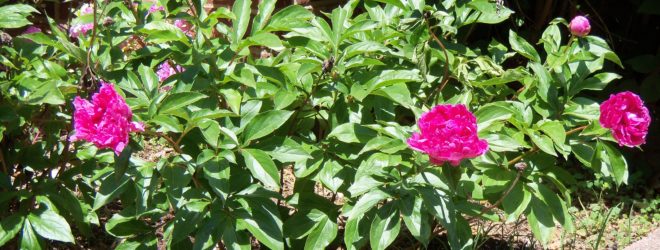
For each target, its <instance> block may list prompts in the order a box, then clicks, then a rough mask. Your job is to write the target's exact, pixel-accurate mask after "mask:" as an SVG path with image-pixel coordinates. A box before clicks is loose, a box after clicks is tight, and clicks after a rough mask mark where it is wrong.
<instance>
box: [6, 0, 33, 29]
mask: <svg viewBox="0 0 660 250" xmlns="http://www.w3.org/2000/svg"><path fill="white" fill-rule="evenodd" d="M0 13H2V15H0V29H13V28H20V27H23V26H26V25H28V24H32V22H30V21H29V20H28V19H27V17H28V16H30V14H32V13H39V11H37V10H36V9H35V8H34V7H32V6H30V5H27V4H12V5H7V6H2V7H0Z"/></svg>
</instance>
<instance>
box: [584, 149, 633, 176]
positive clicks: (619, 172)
mask: <svg viewBox="0 0 660 250" xmlns="http://www.w3.org/2000/svg"><path fill="white" fill-rule="evenodd" d="M591 164H592V166H594V168H595V169H596V170H598V168H600V169H601V172H603V171H604V169H603V167H604V168H606V169H607V171H608V172H609V173H604V174H605V176H608V175H610V174H611V175H612V178H614V182H616V184H617V185H621V183H626V184H627V183H628V163H627V162H626V159H625V158H624V157H623V155H621V152H619V150H618V149H616V148H615V147H613V146H612V145H610V144H609V143H607V142H604V141H601V140H599V141H598V143H596V156H595V157H594V161H593V162H592V163H591Z"/></svg>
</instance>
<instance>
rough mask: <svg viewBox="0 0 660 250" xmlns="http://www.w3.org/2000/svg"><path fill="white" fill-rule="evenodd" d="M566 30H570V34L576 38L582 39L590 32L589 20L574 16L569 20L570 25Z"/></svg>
mask: <svg viewBox="0 0 660 250" xmlns="http://www.w3.org/2000/svg"><path fill="white" fill-rule="evenodd" d="M568 28H569V29H570V30H571V34H573V35H574V36H578V37H584V36H586V35H589V32H591V24H589V19H587V18H586V17H584V16H576V17H574V18H573V20H571V23H570V24H568Z"/></svg>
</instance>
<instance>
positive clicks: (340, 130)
mask: <svg viewBox="0 0 660 250" xmlns="http://www.w3.org/2000/svg"><path fill="white" fill-rule="evenodd" d="M375 136H376V132H375V131H373V130H371V129H369V128H367V127H364V126H362V125H361V124H357V123H344V124H342V125H339V126H337V127H336V128H335V129H333V130H332V132H330V134H328V138H337V140H339V141H342V142H345V143H366V142H367V141H368V140H370V139H371V138H373V137H375Z"/></svg>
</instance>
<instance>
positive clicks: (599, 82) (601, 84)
mask: <svg viewBox="0 0 660 250" xmlns="http://www.w3.org/2000/svg"><path fill="white" fill-rule="evenodd" d="M617 79H621V76H620V75H618V74H615V73H609V72H606V73H600V74H596V75H595V76H593V77H590V78H587V79H586V80H584V81H583V82H580V83H577V84H573V85H571V91H570V95H571V96H572V95H576V94H577V93H579V92H580V91H582V90H584V89H588V90H603V89H604V88H605V87H607V84H609V83H610V82H612V81H614V80H617Z"/></svg>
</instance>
